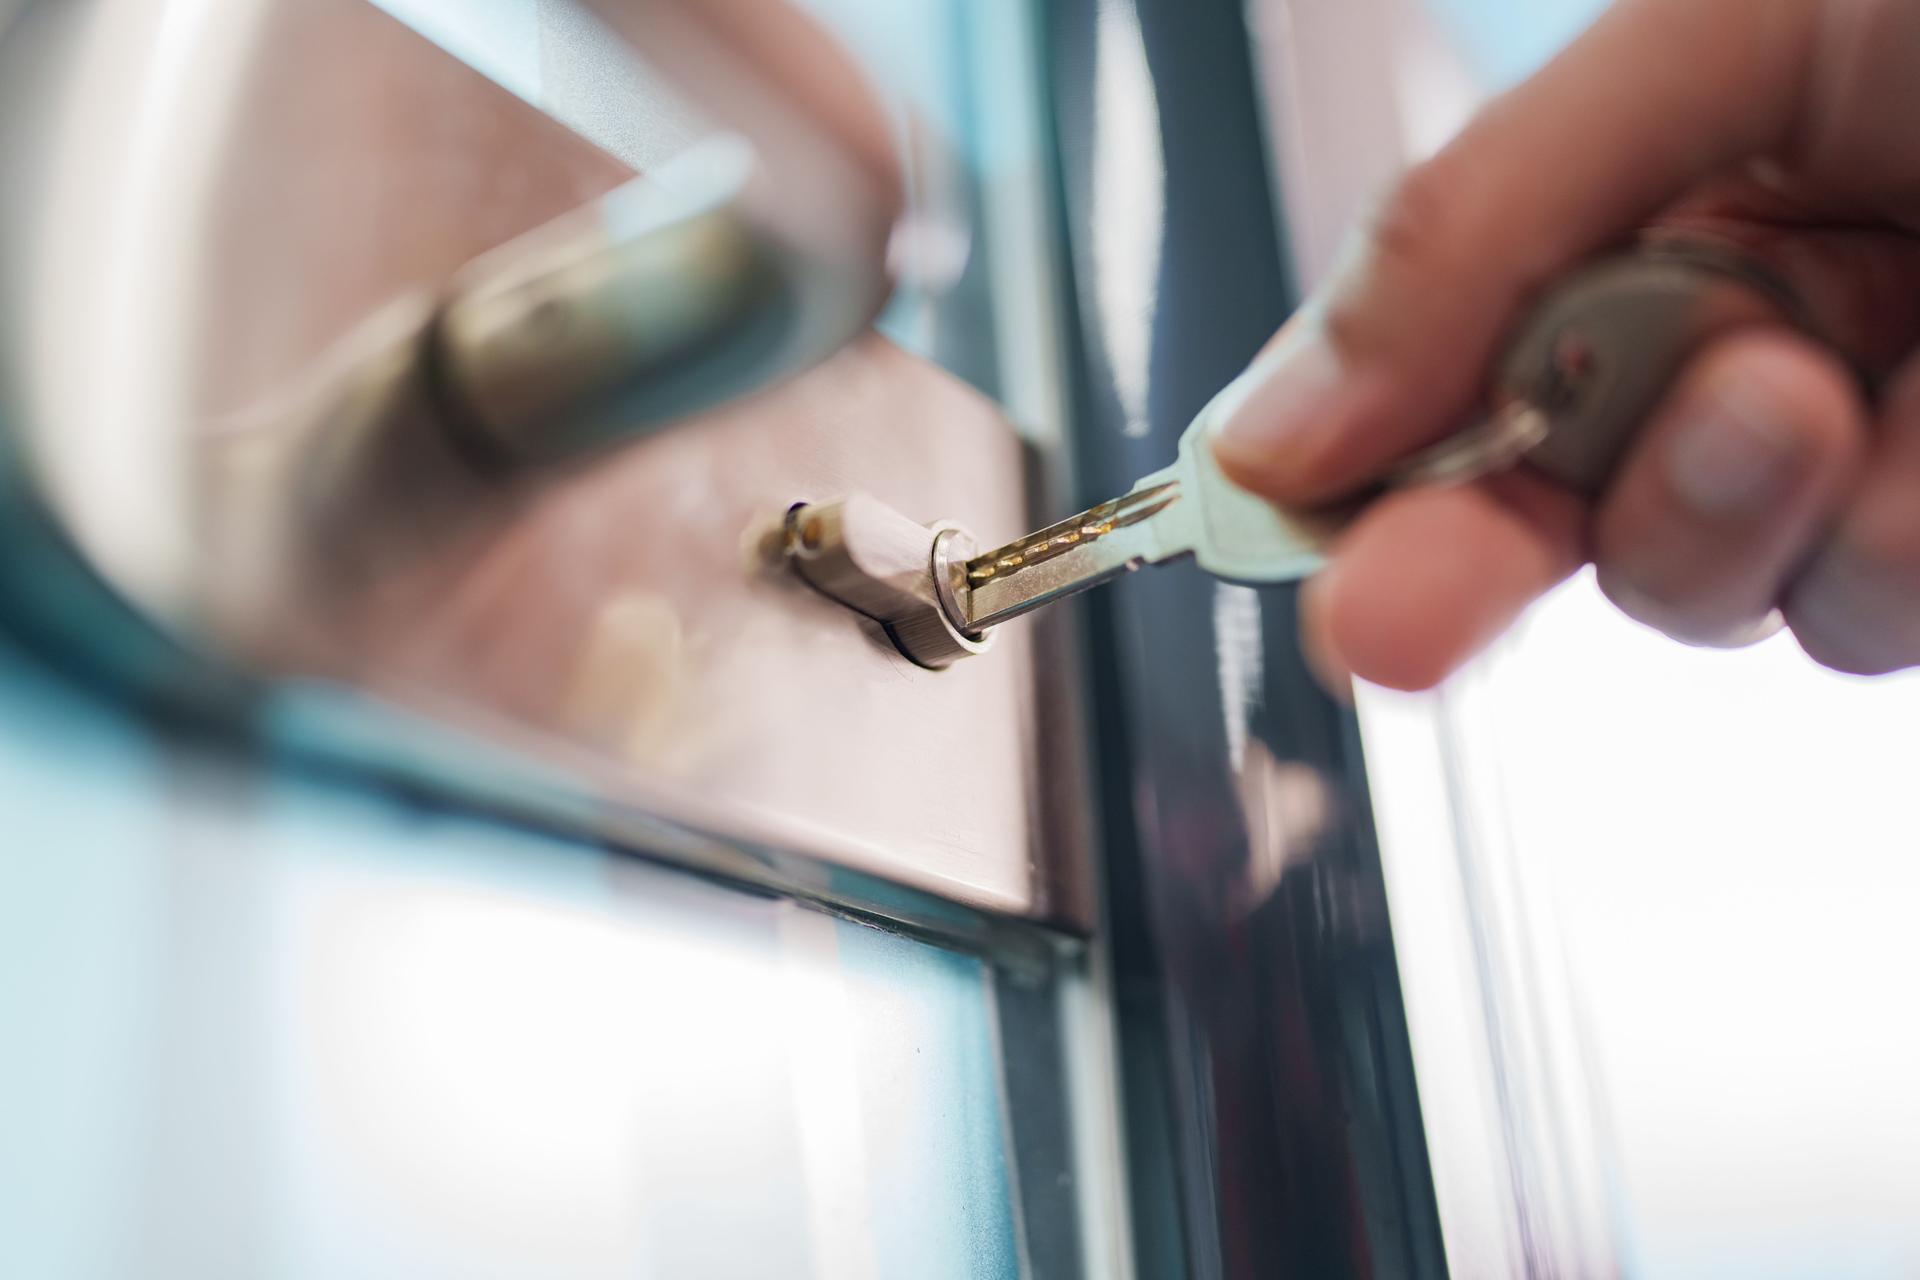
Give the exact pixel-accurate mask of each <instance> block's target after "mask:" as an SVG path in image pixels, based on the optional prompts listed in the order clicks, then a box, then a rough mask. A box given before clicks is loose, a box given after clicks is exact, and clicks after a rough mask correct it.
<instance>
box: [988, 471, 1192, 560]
mask: <svg viewBox="0 0 1920 1280" xmlns="http://www.w3.org/2000/svg"><path fill="white" fill-rule="evenodd" d="M1179 500H1180V483H1179V481H1177V480H1168V481H1166V482H1164V483H1162V484H1157V485H1154V486H1152V487H1151V488H1147V489H1137V490H1135V491H1134V492H1132V493H1129V494H1126V495H1124V496H1122V497H1118V498H1115V499H1113V500H1112V501H1110V502H1103V503H1101V504H1100V505H1099V506H1097V507H1089V508H1087V510H1085V511H1082V512H1081V513H1080V514H1079V515H1077V516H1069V517H1068V518H1067V519H1065V520H1062V521H1060V522H1059V523H1058V524H1050V525H1048V526H1047V527H1046V528H1044V529H1041V530H1040V531H1039V532H1037V533H1030V534H1028V535H1027V536H1026V537H1024V538H1021V539H1019V540H1018V541H1015V542H1009V543H1008V544H1007V545H1006V546H1004V547H1000V548H998V549H996V550H993V551H989V552H987V553H986V554H985V555H982V556H976V557H974V558H973V559H972V560H970V561H968V562H967V581H968V582H969V583H976V584H977V583H985V582H992V581H996V580H999V579H1003V578H1005V577H1006V576H1008V575H1009V574H1013V573H1018V572H1019V571H1020V570H1021V569H1024V568H1028V567H1030V566H1032V565H1036V564H1045V563H1046V562H1047V561H1049V560H1051V559H1053V558H1054V557H1055V556H1061V555H1065V554H1066V553H1067V552H1069V551H1072V550H1073V549H1074V548H1075V547H1081V546H1085V545H1086V544H1087V543H1089V542H1095V541H1098V540H1099V539H1101V538H1104V537H1106V536H1107V535H1108V534H1110V533H1112V532H1113V531H1114V530H1115V529H1124V528H1127V527H1128V526H1130V525H1136V524H1139V523H1140V522H1141V521H1142V520H1147V519H1150V518H1152V517H1153V516H1156V515H1159V514H1160V513H1161V512H1162V511H1165V510H1166V509H1167V508H1168V507H1170V506H1172V505H1173V504H1174V503H1175V502H1178V501H1179Z"/></svg>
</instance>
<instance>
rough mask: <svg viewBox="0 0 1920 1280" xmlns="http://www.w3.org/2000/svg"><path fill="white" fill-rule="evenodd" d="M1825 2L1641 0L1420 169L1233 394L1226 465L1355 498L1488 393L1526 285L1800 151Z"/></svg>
mask: <svg viewBox="0 0 1920 1280" xmlns="http://www.w3.org/2000/svg"><path fill="white" fill-rule="evenodd" d="M1819 12H1820V6H1818V5H1814V4H1806V3H1801V2H1799V0H1625V2H1624V3H1621V4H1619V5H1617V6H1616V7H1615V8H1613V9H1612V10H1610V11H1608V12H1607V13H1606V14H1605V15H1604V16H1603V17H1602V18H1601V19H1600V21H1599V22H1598V23H1596V24H1595V25H1594V26H1593V28H1592V29H1590V30H1589V31H1588V32H1587V33H1586V34H1585V35H1583V36H1582V37H1581V38H1580V39H1579V40H1577V41H1575V42H1574V44H1572V45H1571V46H1569V47H1568V48H1567V49H1566V50H1565V51H1564V52H1563V53H1562V54H1561V55H1560V56H1559V57H1558V58H1557V59H1555V60H1554V61H1553V62H1552V63H1550V64H1549V65H1548V66H1547V67H1546V68H1545V69H1543V70H1542V71H1541V72H1539V73H1538V74H1537V75H1535V76H1534V77H1533V78H1532V79H1530V80H1528V81H1526V82H1525V83H1523V84H1521V85H1520V86H1518V87H1517V88H1515V89H1514V90H1512V91H1511V92H1509V93H1508V94H1506V95H1505V96H1503V97H1502V98H1500V99H1498V100H1496V101H1495V102H1494V103H1492V104H1491V105H1490V106H1489V107H1488V108H1487V109H1486V110H1485V111H1483V112H1482V113H1481V115H1480V116H1478V117H1477V118H1476V119H1475V120H1474V121H1473V122H1472V123H1471V124H1470V125H1468V127H1467V128H1466V129H1465V130H1464V131H1463V132H1462V133H1461V134H1460V135H1459V136H1458V137H1457V138H1456V139H1455V140H1454V141H1453V142H1452V143H1451V144H1449V145H1448V146H1447V147H1446V148H1445V149H1443V150H1442V151H1441V152H1440V153H1439V154H1438V155H1436V156H1435V157H1433V158H1432V159H1431V160H1429V161H1427V162H1426V163H1424V164H1422V165H1420V166H1419V167H1418V168H1415V169H1413V170H1412V171H1411V172H1409V173H1408V174H1406V175H1405V176H1404V177H1403V178H1402V179H1401V180H1400V182H1399V183H1398V184H1397V185H1396V187H1395V188H1394V190H1393V191H1392V193H1391V194H1390V195H1389V197H1388V198H1387V200H1386V201H1385V202H1384V204H1383V205H1382V206H1381V208H1380V210H1379V212H1378V213H1377V215H1376V216H1374V217H1373V218H1371V219H1369V220H1368V221H1366V222H1365V223H1364V224H1363V225H1362V226H1361V227H1360V228H1359V229H1358V230H1357V232H1356V233H1355V235H1354V236H1353V238H1352V240H1351V241H1350V243H1349V246H1348V248H1347V250H1346V251H1345V252H1344V253H1343V255H1342V257H1341V260H1340V262H1339V263H1338V264H1337V265H1336V267H1335V269H1334V272H1333V277H1332V280H1331V281H1330V283H1329V284H1328V286H1327V287H1326V288H1325V289H1324V290H1323V291H1322V292H1321V293H1320V294H1319V295H1317V296H1315V297H1314V298H1312V299H1309V301H1308V302H1307V303H1306V305H1305V306H1304V307H1303V308H1302V309H1301V310H1300V312H1298V313H1297V314H1296V315H1295V316H1294V318H1293V319H1292V320H1290V321H1288V323H1287V324H1286V326H1285V327H1284V328H1282V330H1281V331H1280V333H1279V334H1278V335H1277V336H1276V338H1275V340H1274V341H1273V342H1272V343H1271V344H1269V346H1268V349H1267V350H1266V351H1265V352H1264V353H1263V354H1262V355H1261V356H1260V358H1259V359H1257V360H1256V361H1255V362H1254V364H1253V365H1252V367H1250V368H1249V369H1248V371H1247V372H1246V373H1245V374H1243V375H1242V376H1241V378H1240V379H1239V380H1238V382H1237V383H1236V384H1235V386H1234V388H1233V389H1232V390H1231V391H1230V393H1229V400H1228V407H1227V408H1226V410H1225V411H1224V412H1223V413H1222V415H1221V417H1220V419H1219V423H1220V425H1219V427H1218V428H1217V434H1216V436H1215V439H1214V442H1213V443H1214V450H1215V454H1216V456H1217V457H1218V459H1219V462H1220V465H1221V468H1222V470H1224V471H1225V472H1226V473H1227V474H1228V475H1229V476H1230V477H1231V478H1232V479H1234V480H1235V481H1236V482H1237V483H1239V484H1241V485H1243V486H1244V487H1246V488H1248V489H1251V490H1253V491H1255V492H1258V493H1261V494H1264V495H1266V496H1267V497H1270V498H1273V499H1275V500H1276V501H1281V502H1298V503H1311V502H1318V501H1323V500H1326V499H1328V498H1332V497H1336V496H1339V495H1340V494H1341V493H1342V492H1344V491H1347V490H1350V489H1353V488H1355V487H1357V486H1358V485H1360V484H1362V483H1364V482H1365V481H1367V480H1369V479H1371V478H1373V477H1374V476H1375V475H1377V474H1378V473H1379V472H1380V471H1381V470H1383V469H1384V468H1385V467H1386V466H1387V465H1388V464H1389V463H1390V462H1392V461H1393V460H1394V459H1396V458H1398V457H1400V456H1402V455H1403V454H1405V453H1407V452H1408V451H1409V450H1411V449H1413V448H1415V447H1417V446H1419V445H1422V444H1426V443H1428V442H1430V441H1432V440H1435V439H1437V438H1439V437H1440V436H1443V435H1445V434H1446V433H1447V432H1448V431H1449V430H1451V429H1453V428H1454V427H1456V426H1458V425H1459V424H1460V423H1461V422H1462V421H1463V420H1464V419H1465V418H1466V417H1467V416H1468V415H1469V414H1471V413H1472V411H1473V410H1474V408H1475V407H1476V404H1475V401H1476V397H1477V394H1478V393H1479V391H1480V389H1481V383H1482V380H1483V378H1484V376H1485V374H1484V371H1485V369H1486V367H1487V366H1488V364H1489V363H1490V362H1491V361H1492V359H1493V357H1494V356H1495V354H1496V349H1497V346H1498V344H1499V342H1500V339H1501V336H1502V334H1503V333H1505V332H1506V330H1507V329H1508V328H1510V327H1511V326H1512V325H1513V323H1514V322H1515V321H1516V320H1517V319H1518V318H1519V317H1520V314H1521V312H1522V310H1523V308H1524V307H1525V305H1526V303H1527V301H1528V299H1529V298H1530V297H1531V296H1532V295H1533V294H1534V293H1536V292H1537V291H1539V290H1540V289H1541V288H1542V287H1544V286H1545V285H1547V284H1549V283H1551V282H1552V280H1553V279H1554V278H1555V277H1557V276H1558V275H1560V274H1561V273H1562V272H1564V271H1565V270H1566V269H1567V268H1568V267H1570V266H1572V265H1573V264H1575V263H1576V262H1578V261H1580V260H1581V259H1583V258H1585V257H1587V256H1589V255H1590V254H1592V253H1593V252H1594V251H1595V250H1597V249H1599V248H1602V247H1604V246H1606V245H1608V244H1610V243H1612V242H1615V241H1618V240H1620V239H1622V238H1623V237H1624V236H1625V235H1626V233H1627V232H1629V231H1630V230H1631V229H1632V228H1634V227H1635V226H1637V225H1638V224H1639V223H1641V222H1643V221H1645V220H1646V219H1647V218H1648V217H1650V216H1651V215H1652V214H1654V213H1655V212H1657V211H1658V210H1660V209H1661V208H1662V207H1664V206H1665V205H1667V204H1669V203H1671V202H1672V201H1673V200H1674V199H1675V198H1677V197H1678V196H1679V195H1680V194H1681V193H1682V192H1684V191H1685V190H1686V189H1687V188H1688V187H1689V186H1691V185H1692V184H1693V183H1694V182H1695V181H1697V180H1699V179H1700V178H1702V177H1704V176H1706V175H1708V174H1711V173H1713V172H1716V171H1718V170H1721V169H1724V168H1726V167H1727V166H1729V165H1732V164H1735V163H1738V162H1741V161H1744V160H1747V159H1749V158H1751V157H1754V156H1757V155H1763V154H1767V153H1769V152H1771V151H1774V150H1777V149H1781V148H1784V147H1785V146H1787V145H1788V143H1789V142H1790V140H1791V139H1792V137H1793V136H1794V133H1795V130H1796V127H1797V124H1798V116H1799V114H1800V108H1799V98H1800V88H1801V85H1802V83H1803V81H1804V80H1805V79H1806V69H1807V66H1808V64H1809V61H1810V59H1811V58H1812V57H1813V48H1814V36H1815V35H1816V33H1817V32H1816V28H1817V25H1818V20H1819Z"/></svg>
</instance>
